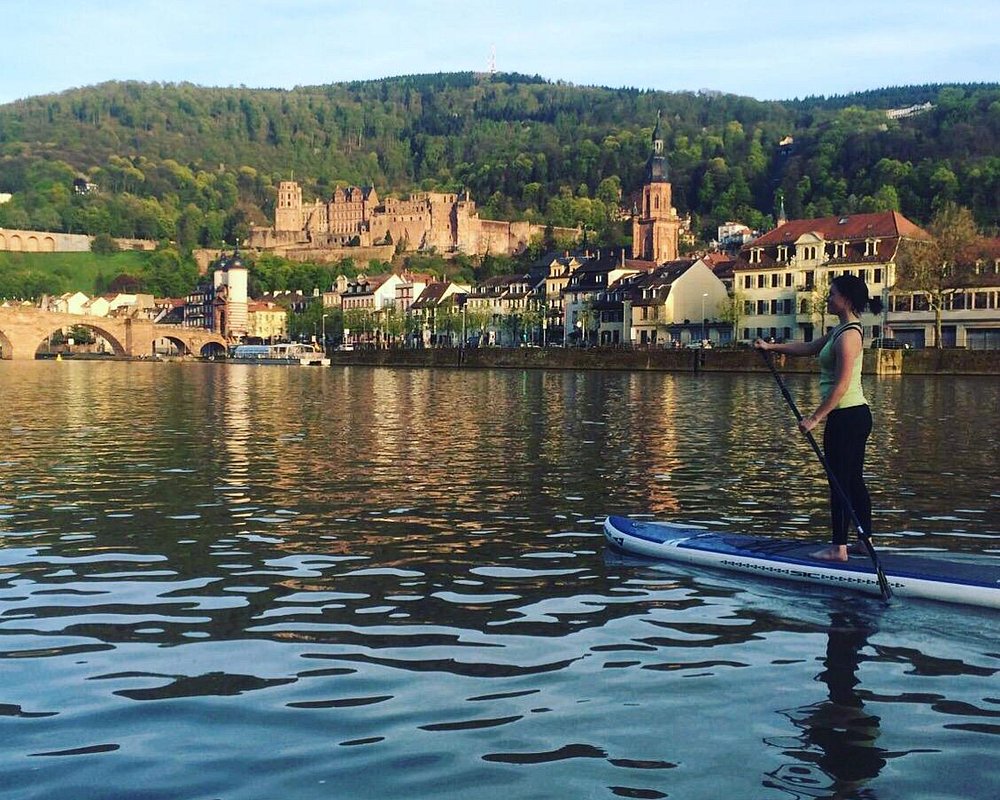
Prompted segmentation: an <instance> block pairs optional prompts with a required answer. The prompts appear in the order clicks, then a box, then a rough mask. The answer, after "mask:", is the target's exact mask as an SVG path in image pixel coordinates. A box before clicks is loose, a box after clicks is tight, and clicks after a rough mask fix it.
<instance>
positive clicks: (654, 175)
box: [646, 111, 670, 183]
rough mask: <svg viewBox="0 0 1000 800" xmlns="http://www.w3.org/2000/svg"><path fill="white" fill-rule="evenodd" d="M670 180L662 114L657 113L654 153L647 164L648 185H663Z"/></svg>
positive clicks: (654, 130)
mask: <svg viewBox="0 0 1000 800" xmlns="http://www.w3.org/2000/svg"><path fill="white" fill-rule="evenodd" d="M669 180H670V169H669V166H668V165H667V157H666V156H665V155H664V153H663V120H662V113H661V112H660V111H657V112H656V127H655V128H654V129H653V151H652V152H651V153H650V154H649V161H647V162H646V183H662V182H664V181H669Z"/></svg>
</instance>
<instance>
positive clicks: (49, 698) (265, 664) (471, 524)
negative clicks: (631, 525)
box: [0, 361, 1000, 800]
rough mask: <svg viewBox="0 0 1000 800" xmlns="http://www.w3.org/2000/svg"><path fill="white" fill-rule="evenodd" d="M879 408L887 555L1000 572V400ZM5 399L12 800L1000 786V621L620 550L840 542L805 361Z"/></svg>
mask: <svg viewBox="0 0 1000 800" xmlns="http://www.w3.org/2000/svg"><path fill="white" fill-rule="evenodd" d="M788 384H789V387H790V389H791V391H792V392H793V394H794V395H795V396H796V397H797V399H798V400H799V405H800V406H801V407H802V408H804V409H810V408H812V407H813V406H814V405H815V403H816V388H815V385H814V381H813V380H812V379H810V378H809V377H806V376H802V377H789V379H788ZM866 390H867V392H868V394H869V397H870V400H871V403H872V407H873V411H874V413H875V416H876V431H875V433H874V435H873V439H872V444H871V450H870V453H869V459H868V470H869V473H870V484H871V489H872V494H873V500H874V505H875V509H876V511H875V523H874V527H875V532H876V534H877V545H878V546H879V547H882V548H886V549H899V550H927V549H931V550H946V551H951V552H953V553H956V554H957V557H960V558H992V559H994V560H997V559H1000V485H998V480H997V475H998V474H1000V464H998V452H1000V415H998V414H997V409H998V408H1000V379H991V378H976V379H972V378H968V379H967V378H922V377H906V378H903V379H898V378H897V379H882V380H875V379H866ZM0 399H2V402H0V468H2V470H0V789H2V790H3V796H4V797H5V798H10V800H14V798H17V799H18V800H21V799H27V798H32V799H34V798H37V799H38V800H41V799H42V798H45V799H46V800H49V799H50V798H74V800H87V799H88V798H144V799H145V798H164V800H166V798H170V800H177V799H178V798H199V799H200V798H226V800H239V799H242V798H248V799H249V798H282V800H297V799H298V798H310V799H311V798H408V799H411V800H412V798H435V800H439V799H441V798H456V799H457V798H463V799H464V798H470V797H472V798H504V800H514V799H515V798H516V799H518V800H520V799H521V798H553V797H567V798H570V797H571V798H614V797H630V798H661V797H673V798H709V797H711V798H716V797H720V798H721V797H725V798H825V797H831V798H832V797H837V798H867V799H868V800H873V799H875V798H880V799H882V800H887V799H888V798H905V799H906V800H918V799H920V798H935V800H940V798H964V799H965V800H969V799H970V798H971V799H973V800H977V799H978V798H982V799H983V800H987V798H988V799H989V800H993V799H994V798H996V797H997V796H998V792H1000V767H998V763H1000V762H998V759H997V758H996V754H997V752H998V744H1000V684H998V677H997V671H998V669H1000V642H998V636H997V634H998V624H997V623H998V618H997V615H996V614H995V613H994V612H989V611H985V610H977V609H970V608H963V607H959V606H954V607H951V606H946V605H943V604H942V605H939V604H933V603H921V602H918V601H903V600H897V601H895V602H893V603H892V604H890V605H888V606H886V605H884V604H883V603H882V602H881V601H880V600H879V599H877V598H867V597H862V596H852V595H848V594H838V593H837V592H835V591H834V590H822V589H813V588H810V587H803V586H798V585H795V584H788V585H783V584H780V583H773V582H767V581H756V580H753V579H745V578H741V577H738V576H733V575H727V574H724V573H713V572H710V571H698V570H693V569H692V570H685V569H684V568H678V567H667V566H665V565H657V564H652V563H649V562H644V561H640V560H632V559H628V558H625V557H622V556H617V555H615V554H613V553H611V552H607V551H606V549H605V546H604V541H603V538H602V536H601V528H600V525H601V521H602V519H603V517H604V515H606V514H608V513H629V514H650V515H655V516H661V517H668V516H669V517H671V518H675V519H682V520H686V521H691V522H697V523H700V524H703V525H708V526H710V527H727V528H733V529H738V530H741V531H750V532H755V533H768V534H778V533H780V534H782V535H786V536H793V537H801V538H803V539H815V540H817V541H820V540H823V539H824V538H825V525H826V512H825V487H824V483H823V479H822V473H821V472H820V470H819V467H818V466H817V464H816V463H815V461H814V456H813V455H812V452H811V451H810V450H809V448H808V446H807V445H806V443H805V442H804V441H803V440H802V439H801V437H799V436H798V435H797V434H796V433H795V430H794V425H793V420H792V417H791V414H790V412H789V411H788V409H787V407H786V406H785V405H784V403H783V401H782V399H781V396H780V394H778V392H777V389H776V387H775V385H774V383H773V381H772V380H771V378H770V376H767V375H707V374H706V375H700V376H694V375H676V374H654V373H628V372H600V373H576V372H554V371H552V372H543V371H460V370H390V369H374V368H361V367H347V368H330V369H321V368H290V367H260V366H258V367H254V366H246V365H214V364H149V363H94V362H90V363H86V362H72V361H64V362H61V363H57V362H33V363H14V362H2V363H0Z"/></svg>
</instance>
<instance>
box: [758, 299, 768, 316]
mask: <svg viewBox="0 0 1000 800" xmlns="http://www.w3.org/2000/svg"><path fill="white" fill-rule="evenodd" d="M757 313H758V314H766V313H767V300H758V301H757Z"/></svg>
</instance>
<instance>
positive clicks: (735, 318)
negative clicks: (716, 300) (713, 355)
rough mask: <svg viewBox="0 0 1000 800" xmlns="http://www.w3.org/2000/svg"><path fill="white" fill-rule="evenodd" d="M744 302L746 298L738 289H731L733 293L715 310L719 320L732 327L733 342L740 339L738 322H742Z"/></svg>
mask: <svg viewBox="0 0 1000 800" xmlns="http://www.w3.org/2000/svg"><path fill="white" fill-rule="evenodd" d="M745 302H746V296H745V295H744V294H743V293H742V292H741V291H740V290H739V289H733V293H732V294H731V295H730V296H729V297H727V298H726V299H725V300H723V301H722V302H721V303H720V304H719V307H718V309H717V310H716V314H718V316H719V319H721V320H722V321H723V322H728V323H729V324H730V325H732V326H733V341H734V342H735V341H737V340H738V339H739V338H740V322H741V321H742V320H743V310H744V304H745Z"/></svg>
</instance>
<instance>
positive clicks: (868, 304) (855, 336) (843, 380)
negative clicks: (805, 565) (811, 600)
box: [754, 275, 882, 561]
mask: <svg viewBox="0 0 1000 800" xmlns="http://www.w3.org/2000/svg"><path fill="white" fill-rule="evenodd" d="M826 308H827V312H828V313H830V314H834V315H835V316H836V317H837V319H839V320H840V324H838V325H837V326H836V327H835V328H834V329H833V330H832V331H830V332H829V333H828V334H826V335H825V336H822V337H820V338H819V339H815V340H813V341H811V342H786V343H784V344H773V343H771V342H765V341H763V340H762V339H757V340H756V341H755V342H754V347H756V348H757V349H758V350H770V351H771V352H774V353H784V354H785V355H790V356H815V355H818V356H819V370H820V377H819V386H820V394H821V396H822V398H823V399H822V402H820V404H819V408H817V409H816V410H815V411H814V412H813V413H812V414H810V415H809V416H808V417H803V418H802V421H801V422H800V423H799V429H800V430H801V431H802V432H803V433H809V432H810V431H811V430H812V429H813V428H815V427H816V426H817V425H819V423H820V422H823V421H824V420H826V427H825V428H824V430H823V453H824V455H825V456H826V461H827V464H828V466H829V469H830V472H831V473H832V475H833V477H834V478H835V479H836V481H837V483H839V484H840V486H841V488H842V489H843V490H844V492H845V493H846V494H847V496H848V498H849V499H850V502H851V507H852V508H853V509H854V512H855V514H857V517H858V521H859V522H860V523H861V525H862V527H863V528H864V530H865V531H866V532H867V533H868V534H870V533H871V519H872V503H871V498H870V497H869V495H868V488H867V487H866V486H865V479H864V475H863V473H864V464H865V445H866V444H867V442H868V436H869V434H871V431H872V414H871V410H870V409H869V408H868V401H867V400H865V395H864V392H862V390H861V355H862V350H863V346H864V340H863V332H862V328H861V313H862V312H863V311H864V310H865V309H866V308H867V309H870V310H871V311H872V312H873V313H876V314H877V313H879V312H880V311H881V310H882V301H881V300H879V299H878V298H874V297H869V296H868V286H867V284H865V282H864V281H863V280H862V279H861V278H858V277H855V276H854V275H838V276H837V277H836V278H834V279H833V280H832V281H831V282H830V294H829V295H828V296H827V302H826ZM830 521H831V527H832V530H833V543H832V544H831V546H830V547H827V548H824V549H822V550H818V551H816V552H815V553H813V554H812V556H813V558H817V559H820V560H823V561H847V558H848V555H847V527H848V523H849V521H850V513H849V511H848V509H847V507H846V506H845V505H844V503H843V501H841V499H840V497H839V496H838V495H837V493H836V491H835V490H834V488H833V487H832V486H831V487H830Z"/></svg>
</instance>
